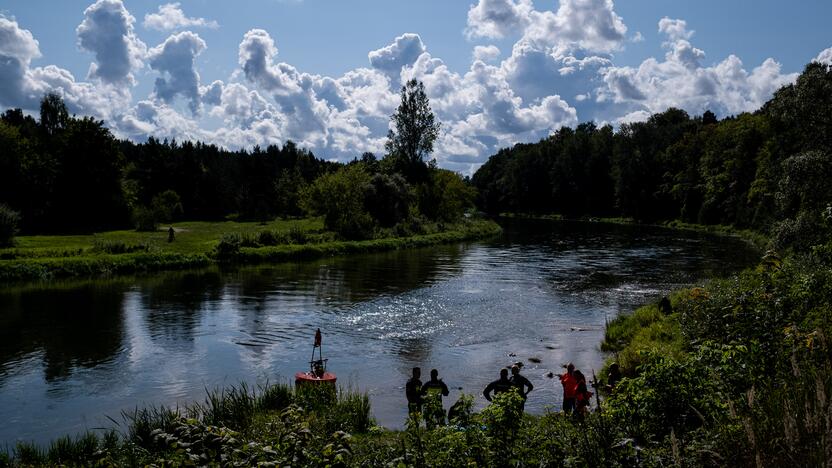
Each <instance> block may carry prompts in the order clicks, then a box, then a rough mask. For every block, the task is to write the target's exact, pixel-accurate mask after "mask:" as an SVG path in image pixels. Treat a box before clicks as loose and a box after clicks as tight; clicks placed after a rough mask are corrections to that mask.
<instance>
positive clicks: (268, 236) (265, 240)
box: [257, 230, 289, 247]
mask: <svg viewBox="0 0 832 468" xmlns="http://www.w3.org/2000/svg"><path fill="white" fill-rule="evenodd" d="M257 243H258V244H260V245H264V246H269V247H271V246H275V245H280V244H288V243H289V236H288V235H287V234H286V233H284V232H279V231H271V230H267V231H260V232H259V233H257Z"/></svg>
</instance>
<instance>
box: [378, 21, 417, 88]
mask: <svg viewBox="0 0 832 468" xmlns="http://www.w3.org/2000/svg"><path fill="white" fill-rule="evenodd" d="M426 50H427V48H426V47H425V44H424V43H422V38H421V37H419V35H418V34H413V33H406V34H402V35H401V36H399V37H397V38H396V40H395V41H393V43H392V44H390V45H388V46H386V47H382V48H381V49H377V50H374V51H371V52H370V53H369V54H367V57H368V58H369V59H370V65H371V66H372V67H373V68H375V69H376V70H379V71H381V72H382V73H384V74H386V75H387V76H389V77H390V79H391V82H392V83H391V84H393V85H395V84H396V82H397V80H398V78H399V74H400V73H401V70H402V67H405V66H409V65H412V64H413V63H415V62H416V59H418V58H419V56H420V55H422V54H423V53H424V52H425V51H426Z"/></svg>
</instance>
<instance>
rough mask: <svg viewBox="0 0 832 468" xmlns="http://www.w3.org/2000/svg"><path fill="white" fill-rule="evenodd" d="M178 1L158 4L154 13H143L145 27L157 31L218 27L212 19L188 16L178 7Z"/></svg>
mask: <svg viewBox="0 0 832 468" xmlns="http://www.w3.org/2000/svg"><path fill="white" fill-rule="evenodd" d="M180 5H181V4H180V3H166V4H164V5H160V6H159V10H158V11H157V12H156V13H148V14H146V15H144V22H143V23H142V24H143V25H144V27H145V28H148V29H155V30H157V31H172V30H174V29H181V28H191V27H203V28H218V27H219V26H220V25H219V23H217V22H216V21H214V20H207V19H205V18H188V17H187V16H185V13H184V12H183V11H182V9H181V8H180Z"/></svg>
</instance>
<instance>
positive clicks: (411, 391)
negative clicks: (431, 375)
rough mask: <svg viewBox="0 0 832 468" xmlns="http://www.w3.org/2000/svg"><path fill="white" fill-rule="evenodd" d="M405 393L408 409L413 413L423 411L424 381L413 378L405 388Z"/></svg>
mask: <svg viewBox="0 0 832 468" xmlns="http://www.w3.org/2000/svg"><path fill="white" fill-rule="evenodd" d="M404 393H405V395H406V396H407V409H408V410H409V412H411V413H415V412H421V411H422V381H421V380H419V379H417V378H416V377H411V378H410V379H409V380H408V381H407V384H406V385H405V386H404Z"/></svg>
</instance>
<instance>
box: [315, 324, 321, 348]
mask: <svg viewBox="0 0 832 468" xmlns="http://www.w3.org/2000/svg"><path fill="white" fill-rule="evenodd" d="M320 346H321V329H320V328H319V329H318V330H317V331H315V347H320Z"/></svg>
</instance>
